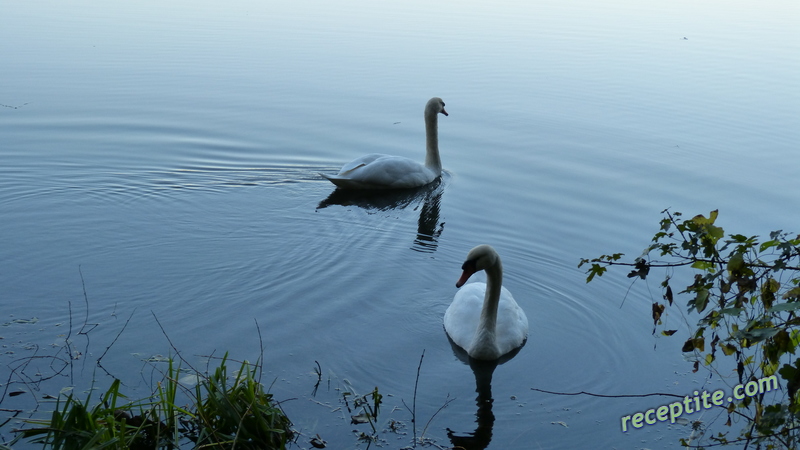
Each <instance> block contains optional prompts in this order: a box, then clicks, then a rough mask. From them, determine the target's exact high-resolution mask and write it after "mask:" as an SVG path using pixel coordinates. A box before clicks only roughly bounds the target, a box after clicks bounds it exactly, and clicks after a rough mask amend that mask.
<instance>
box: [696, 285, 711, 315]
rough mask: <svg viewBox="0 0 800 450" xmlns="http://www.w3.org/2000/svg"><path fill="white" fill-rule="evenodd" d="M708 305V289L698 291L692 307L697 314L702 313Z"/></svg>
mask: <svg viewBox="0 0 800 450" xmlns="http://www.w3.org/2000/svg"><path fill="white" fill-rule="evenodd" d="M706 305H708V289H700V290H698V291H697V297H696V298H695V300H694V307H695V309H697V312H703V310H704V309H706Z"/></svg>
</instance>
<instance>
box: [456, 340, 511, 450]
mask: <svg viewBox="0 0 800 450" xmlns="http://www.w3.org/2000/svg"><path fill="white" fill-rule="evenodd" d="M445 334H446V333H445ZM447 340H448V341H450V346H451V347H452V349H453V354H455V355H456V357H457V358H458V359H459V360H461V361H462V362H463V363H465V364H468V365H469V367H470V369H472V373H473V374H474V375H475V392H477V393H478V396H477V397H476V398H475V404H476V405H477V406H478V411H477V412H476V413H475V422H476V423H477V424H478V425H477V426H476V427H475V431H472V432H469V433H463V434H461V435H456V432H455V431H453V430H451V429H450V428H448V429H447V438H448V439H450V442H451V443H452V444H453V447H454V448H463V449H465V450H482V449H485V448H486V447H488V446H489V443H490V442H492V430H493V429H494V413H493V412H492V404H493V403H494V399H493V398H492V375H493V374H494V369H496V368H497V366H499V365H501V364H504V363H506V362H508V361H509V360H511V359H512V358H514V357H515V356H516V355H517V353H519V351H520V349H522V347H524V346H525V343H523V344H522V345H521V346H520V347H519V348H517V349H514V350H513V351H511V352H509V353H506V354H505V355H503V356H502V357H500V359H497V360H494V361H481V360H477V359H474V358H471V357H470V356H469V355H468V354H467V352H466V351H465V350H464V349H463V348H461V347H459V346H458V345H456V343H455V342H453V340H452V339H450V336H447ZM526 342H527V341H526Z"/></svg>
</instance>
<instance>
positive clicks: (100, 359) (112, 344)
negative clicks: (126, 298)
mask: <svg viewBox="0 0 800 450" xmlns="http://www.w3.org/2000/svg"><path fill="white" fill-rule="evenodd" d="M135 312H136V309H134V310H133V311H131V315H130V316H128V320H126V321H125V324H124V325H123V326H122V329H121V330H119V333H117V335H116V336H115V337H114V340H113V341H111V343H110V344H108V347H106V349H105V350H103V353H102V354H101V355H100V356H99V357H98V358H97V363H96V364H97V367H99V368H101V369H103V371H104V372H105V373H106V375H108V376H111V377H113V375H111V374H110V373H108V370H106V368H105V367H103V364H101V361H102V360H103V357H104V356H106V353H108V351H109V350H111V347H113V346H114V343H116V342H117V339H119V337H120V336H122V332H123V331H125V328H127V327H128V323H130V321H131V319H132V318H133V313H135Z"/></svg>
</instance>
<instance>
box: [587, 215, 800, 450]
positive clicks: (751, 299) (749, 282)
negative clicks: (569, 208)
mask: <svg viewBox="0 0 800 450" xmlns="http://www.w3.org/2000/svg"><path fill="white" fill-rule="evenodd" d="M662 214H663V215H664V217H663V218H662V219H661V221H660V229H659V231H658V232H657V233H656V234H655V235H654V236H653V238H652V240H651V243H650V245H648V246H647V247H646V248H645V250H644V252H643V253H642V255H641V256H639V257H637V258H635V259H634V260H633V261H628V260H624V259H623V257H624V254H622V253H613V254H610V255H601V256H599V257H597V258H592V259H581V261H580V263H579V265H578V267H583V266H585V265H588V269H587V270H586V273H587V278H586V281H587V283H588V282H591V281H593V280H594V279H595V278H596V277H601V276H602V275H603V274H604V273H606V272H607V271H608V268H609V267H612V266H624V267H629V268H631V271H630V272H629V273H628V277H629V278H634V279H642V280H644V279H647V277H648V276H649V275H650V271H651V269H674V268H679V267H685V268H691V269H692V270H693V272H694V273H693V276H692V277H691V278H690V280H691V281H690V282H688V283H686V285H685V287H683V289H682V290H680V291H679V292H678V295H683V296H686V297H688V301H687V303H686V310H687V312H688V313H697V314H698V315H699V319H698V322H697V325H696V329H694V330H693V331H692V332H691V333H690V335H689V336H688V337H687V339H686V341H685V343H684V344H683V347H682V351H683V352H684V353H686V354H689V356H690V357H692V358H690V359H692V360H693V363H694V370H695V371H697V370H698V368H699V366H700V364H703V365H704V366H706V367H708V368H709V369H712V368H713V365H714V363H715V361H717V358H719V357H730V358H732V359H733V361H735V366H736V373H737V375H738V381H739V384H742V383H746V382H748V381H750V380H756V379H758V378H762V377H769V376H772V375H775V374H778V375H780V376H781V377H782V378H783V379H784V380H785V381H786V388H787V389H786V391H785V393H784V395H785V397H784V398H783V399H781V401H779V402H778V403H775V404H771V405H767V404H765V402H766V400H765V398H764V396H763V395H762V396H756V397H747V398H745V399H743V400H742V401H741V402H739V403H736V404H732V405H731V407H729V408H728V414H729V419H728V425H730V422H731V421H730V414H731V413H732V412H733V411H734V410H736V409H738V410H739V412H740V414H742V415H743V416H744V417H746V418H747V420H748V421H749V422H748V423H749V425H748V426H747V427H745V428H744V431H742V433H743V436H742V439H745V440H746V441H747V442H750V441H757V442H762V441H763V442H771V443H775V444H779V445H781V446H784V445H789V446H796V445H797V444H799V443H800V431H798V423H800V402H798V391H800V358H797V359H795V360H794V361H792V359H794V358H792V357H790V356H789V355H794V354H795V353H796V351H797V349H798V345H800V330H798V328H797V326H798V325H800V316H798V312H797V311H798V310H800V235H793V234H789V233H785V232H783V231H781V230H778V231H773V232H771V233H770V234H769V239H761V238H759V237H758V236H745V235H742V234H728V235H727V236H726V234H725V231H724V230H723V228H722V227H720V226H718V225H717V224H716V221H717V218H718V211H716V210H715V211H711V213H710V214H709V216H708V217H705V216H703V215H697V216H694V217H692V218H691V219H686V220H684V219H682V215H681V213H680V212H670V211H669V210H664V211H662ZM672 277H673V271H672V270H669V271H667V274H666V276H665V278H664V281H663V282H662V283H661V287H662V288H663V298H664V300H666V302H665V303H659V302H653V305H652V312H653V314H652V318H653V323H654V325H655V326H656V327H657V326H659V325H663V323H662V321H661V317H662V315H663V313H664V312H665V310H666V308H667V305H668V306H670V307H672V306H673V302H674V300H675V294H674V293H673V289H672V286H673V282H672ZM676 332H677V330H662V332H661V334H663V335H665V336H672V335H674V334H675V333H676ZM745 410H747V411H749V414H743V413H744V412H745ZM713 439H720V440H721V441H720V442H727V441H725V439H724V438H712V440H713ZM731 442H733V441H731ZM737 442H740V441H737Z"/></svg>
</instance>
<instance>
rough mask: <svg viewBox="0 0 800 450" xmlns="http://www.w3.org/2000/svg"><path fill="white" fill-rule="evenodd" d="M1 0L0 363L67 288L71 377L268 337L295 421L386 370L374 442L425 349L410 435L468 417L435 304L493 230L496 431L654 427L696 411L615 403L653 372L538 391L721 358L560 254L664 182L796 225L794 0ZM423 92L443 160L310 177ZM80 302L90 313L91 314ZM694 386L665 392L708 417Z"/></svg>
mask: <svg viewBox="0 0 800 450" xmlns="http://www.w3.org/2000/svg"><path fill="white" fill-rule="evenodd" d="M0 11H1V12H0V55H3V61H4V62H3V64H2V68H0V79H2V83H0V104H2V105H3V106H2V107H0V142H2V144H1V146H0V158H2V164H0V180H2V181H1V182H0V211H2V217H3V219H2V221H0V236H2V239H3V242H4V243H3V245H2V247H1V248H2V249H1V250H0V255H2V258H0V321H2V322H5V323H9V324H8V325H7V326H6V327H3V328H2V329H0V336H2V337H3V339H2V340H0V344H2V345H3V346H4V350H5V352H6V353H5V354H4V355H3V356H2V358H3V359H4V361H3V362H4V366H6V365H7V367H8V368H9V369H10V368H12V367H17V365H18V364H19V361H20V360H21V359H24V358H25V357H27V356H30V355H32V354H34V351H38V352H39V353H37V354H42V353H46V352H49V351H55V350H54V349H58V348H60V347H51V344H54V345H56V346H58V345H63V339H64V338H65V335H66V334H67V331H68V329H70V313H69V312H70V309H71V311H72V315H71V316H72V317H71V320H72V329H73V330H74V331H73V332H72V333H71V334H70V339H73V340H74V341H75V342H76V344H78V346H79V347H80V348H81V349H84V350H85V352H87V353H89V354H87V355H83V356H82V358H81V359H79V360H78V361H81V364H78V365H76V372H78V375H76V377H75V380H76V381H75V384H76V389H79V390H82V389H86V387H87V386H88V384H86V381H85V380H88V379H91V377H92V368H91V366H92V364H93V362H92V361H93V360H92V359H91V358H92V357H94V358H97V357H99V356H100V355H101V354H103V352H104V350H105V349H106V347H108V346H111V350H110V351H109V352H108V353H106V354H105V355H103V367H104V368H105V369H106V370H108V371H109V372H110V373H111V375H113V376H115V377H118V378H121V379H123V381H124V382H125V385H126V389H130V390H131V391H132V392H140V393H143V394H146V393H147V392H149V389H150V387H149V384H148V381H149V377H150V373H151V372H152V370H151V369H149V368H148V367H149V366H148V365H147V364H145V363H143V362H142V360H143V359H145V358H149V357H152V356H154V355H169V354H174V353H175V351H176V350H178V351H180V352H181V354H182V355H183V356H184V357H185V358H186V359H187V360H189V361H190V362H192V363H193V364H196V365H197V366H198V367H204V366H203V365H204V364H205V362H204V361H206V359H207V358H206V356H208V355H216V356H221V355H222V354H223V353H224V352H226V351H227V352H230V354H231V355H232V357H234V358H236V359H250V360H254V359H256V358H257V357H258V356H259V355H260V354H261V353H262V352H263V355H264V360H265V366H266V367H265V368H266V373H265V377H267V379H270V380H273V379H274V380H275V382H274V384H273V385H272V388H271V390H272V392H273V393H274V394H275V395H276V398H278V399H286V400H287V401H286V402H285V403H284V404H283V406H284V408H285V409H286V411H287V413H288V414H289V416H290V418H291V419H292V420H293V421H294V423H295V427H296V428H297V429H298V430H299V431H300V432H301V433H303V437H301V438H300V440H299V441H298V447H300V448H306V447H308V439H309V438H310V437H311V436H313V435H315V434H317V433H319V434H320V435H321V436H322V437H323V438H324V439H326V440H327V441H328V442H329V445H330V446H331V448H355V447H360V448H365V447H366V444H365V443H359V442H358V441H357V439H356V435H355V434H354V433H353V432H352V429H359V430H360V431H367V430H366V429H365V428H364V427H365V426H363V425H360V426H351V425H350V424H349V417H348V414H347V413H346V411H345V410H342V409H339V408H340V407H343V405H342V404H341V389H345V388H348V386H349V388H351V389H353V390H355V391H357V392H359V393H362V394H363V393H366V392H369V391H371V390H372V389H373V388H374V387H375V386H378V387H379V390H380V392H381V393H383V394H384V395H385V397H384V402H385V404H384V409H383V412H382V414H384V415H383V417H382V418H381V422H382V423H381V424H382V425H383V426H384V427H388V424H389V420H390V419H393V420H396V421H400V422H401V423H402V425H400V426H401V427H404V428H401V430H400V431H399V432H396V433H393V432H387V433H383V434H382V438H383V439H385V440H386V441H387V442H388V445H389V446H390V447H392V448H393V447H402V446H406V445H411V443H412V437H411V434H412V433H413V429H412V426H411V421H410V416H411V415H410V413H409V412H408V411H407V410H406V408H405V407H404V406H403V402H405V403H406V404H408V405H409V406H410V405H411V404H412V399H413V396H414V387H415V379H416V374H417V369H418V366H419V369H420V376H419V380H418V386H417V397H416V413H417V430H416V431H417V434H418V435H420V434H421V432H422V428H423V427H424V426H425V424H426V422H427V421H428V419H430V418H431V416H433V415H434V414H436V412H437V410H439V408H440V407H441V406H442V405H443V404H445V402H447V401H448V399H451V400H452V401H451V402H450V403H449V404H448V406H447V407H446V408H444V409H442V410H441V411H439V412H438V414H436V416H435V418H434V419H433V420H432V421H431V422H430V424H429V425H428V426H427V428H426V430H425V436H426V437H428V438H431V439H434V440H435V441H436V442H437V443H438V444H440V445H443V446H447V445H450V440H449V439H448V435H447V429H448V428H449V429H452V430H454V431H455V432H456V434H459V435H463V434H465V433H468V432H472V431H475V429H476V428H477V427H478V424H476V423H475V421H476V417H478V416H480V418H481V421H482V422H483V424H484V426H483V427H482V428H481V429H482V431H481V432H479V433H478V435H479V437H481V438H482V439H483V443H482V444H480V445H479V447H483V446H484V444H486V440H487V439H486V437H487V435H486V433H485V432H486V428H487V427H486V423H487V419H486V418H487V417H488V416H487V413H486V411H485V410H483V411H481V412H480V414H479V408H478V406H477V405H476V401H475V400H476V397H477V395H478V394H477V393H476V392H475V391H476V377H475V374H474V373H473V371H472V370H471V369H470V367H468V366H466V365H464V364H463V363H462V362H461V361H460V360H459V359H458V358H457V357H456V355H455V354H454V352H453V350H452V349H451V347H450V344H449V343H448V340H447V338H446V335H445V333H444V331H443V329H442V326H441V319H442V315H443V313H444V310H445V309H446V307H447V305H448V304H449V302H450V301H451V299H452V297H453V295H454V294H455V292H456V289H455V287H454V284H455V281H456V279H457V278H458V276H459V274H460V270H459V269H460V266H461V263H462V262H463V259H464V257H465V256H466V253H467V251H468V250H469V249H470V248H472V247H473V246H474V245H477V244H480V243H490V244H492V245H493V246H494V247H495V248H496V249H497V250H498V252H499V253H500V255H501V257H502V258H503V262H504V266H505V270H506V273H505V279H504V283H505V286H506V287H508V288H509V289H510V290H511V291H512V292H513V293H514V296H515V298H516V299H517V301H518V302H519V303H520V305H521V306H522V307H523V308H524V309H525V311H526V312H527V314H528V317H529V319H530V322H531V323H530V325H531V332H530V336H529V340H528V342H527V344H526V345H525V347H524V348H522V350H521V351H520V352H519V353H518V354H517V355H516V356H515V357H514V358H513V359H511V360H510V361H508V362H506V363H504V364H502V365H500V366H498V367H497V368H496V369H495V370H494V373H493V377H492V383H491V395H492V397H493V398H494V402H493V404H492V409H491V414H492V415H493V416H494V421H493V422H492V421H489V422H488V423H490V424H491V427H490V431H491V432H490V434H489V438H490V444H489V448H498V449H500V448H503V449H505V448H585V447H586V446H587V442H591V443H592V445H591V447H596V448H611V447H615V446H616V447H625V448H630V447H646V448H672V447H674V445H675V443H676V441H677V439H678V438H680V437H688V436H689V435H690V434H691V429H690V427H689V426H686V425H678V424H676V425H668V424H663V423H659V424H656V425H653V426H647V427H645V428H644V429H641V430H633V431H630V432H628V433H624V434H623V433H622V432H621V431H620V423H619V419H620V417H622V416H624V415H627V414H631V413H634V412H636V411H640V410H644V409H647V408H651V407H656V406H659V405H661V404H666V403H669V402H670V401H671V399H670V398H659V397H649V398H623V399H603V398H597V397H589V396H558V395H552V394H545V393H542V392H539V391H534V390H532V389H531V388H536V389H544V390H550V391H559V392H579V391H587V392H593V393H599V394H611V395H614V394H641V393H649V392H670V393H675V394H678V395H689V394H691V392H692V391H693V390H696V389H699V388H706V386H713V385H715V384H714V383H718V381H714V380H715V379H714V380H712V381H711V382H709V383H710V384H705V383H706V377H707V374H706V373H703V371H700V372H698V373H697V374H692V373H691V366H690V365H689V364H688V363H686V362H684V361H683V360H682V359H681V357H680V352H679V348H680V346H681V344H682V342H678V340H675V341H672V340H669V339H657V338H653V337H652V336H651V334H650V333H651V331H652V327H651V326H650V325H649V323H648V322H649V320H650V319H649V317H650V303H651V302H652V301H653V300H657V299H660V293H659V290H658V285H657V282H656V281H657V280H655V279H654V281H651V282H650V284H649V285H646V284H644V283H638V284H635V285H634V286H633V288H631V290H630V292H628V294H627V297H626V292H627V290H628V288H629V280H628V279H626V278H625V277H624V274H623V273H622V272H620V274H617V275H613V274H612V275H611V276H608V277H604V279H602V280H601V281H599V282H594V283H592V284H589V285H587V284H585V283H584V274H583V273H582V271H581V270H579V269H577V267H576V266H577V263H578V261H579V260H580V258H582V257H594V256H598V255H599V254H602V253H610V252H618V251H622V252H625V253H626V254H628V255H631V256H635V255H638V254H639V252H640V251H641V249H642V248H644V246H646V245H647V243H648V242H649V239H650V237H651V236H652V234H653V233H654V232H655V231H656V228H657V223H658V220H659V219H660V217H661V216H660V214H659V212H660V211H661V210H663V209H664V208H667V207H671V208H672V209H673V210H677V211H682V212H684V213H686V214H699V213H708V211H710V210H712V209H719V210H720V222H721V224H722V225H723V226H724V227H725V228H726V230H729V231H735V232H739V233H743V234H761V235H765V234H767V233H768V232H769V231H772V230H776V229H785V230H795V231H797V230H798V227H797V223H798V221H799V220H798V219H800V208H798V207H797V199H796V191H795V190H794V187H795V186H794V179H795V178H796V177H795V175H796V173H797V170H798V163H797V158H796V157H795V156H794V154H795V153H796V144H795V143H796V142H797V141H798V138H800V136H799V134H800V132H798V129H800V128H798V127H797V117H798V112H800V111H798V109H800V108H798V105H800V77H797V74H798V69H799V68H800V67H798V62H797V58H796V57H795V55H797V54H798V50H800V48H799V47H800V39H798V34H797V33H796V31H795V30H794V24H796V23H797V19H798V10H797V8H796V7H795V6H793V5H792V4H791V3H789V2H783V3H781V2H771V3H770V4H768V5H765V4H763V3H759V4H757V3H755V2H747V1H741V2H736V3H734V4H731V3H729V2H727V3H725V2H706V3H704V4H703V5H697V4H695V3H691V2H678V3H676V2H659V3H655V4H648V5H638V4H630V3H626V2H615V1H608V2H603V3H602V4H599V3H596V2H580V1H572V2H566V3H565V2H558V3H557V4H556V3H553V4H538V5H522V4H517V3H513V2H509V3H495V4H492V5H491V7H489V6H481V5H463V4H460V3H454V2H445V3H439V4H436V5H429V4H424V5H423V4H421V3H404V4H402V5H401V4H397V5H393V6H378V5H375V4H372V3H368V2H340V3H331V2H324V3H323V2H306V3H303V4H279V3H277V2H274V3H273V2H268V3H255V2H254V3H247V2H244V1H242V2H236V3H233V4H226V5H225V6H224V7H222V6H217V5H212V4H199V5H198V4H196V3H188V2H171V3H170V4H169V5H163V4H160V3H139V4H136V5H132V4H130V5H129V4H122V3H112V4H107V5H97V4H93V3H91V2H81V3H78V4H70V5H65V4H61V3H57V2H37V3H36V4H13V5H10V4H7V5H4V6H3V7H2V8H1V9H0ZM434 95H435V96H440V97H442V98H443V99H444V100H445V102H446V103H447V110H448V112H449V113H450V116H449V117H440V147H441V153H442V161H443V165H444V167H445V169H446V171H447V173H446V174H445V176H444V177H443V180H442V182H441V184H439V185H437V186H434V187H432V188H429V189H423V190H420V191H417V192H413V193H410V194H409V195H406V196H400V197H392V198H385V197H377V198H376V197H370V196H367V197H363V196H356V197H353V196H341V195H339V194H336V195H331V194H332V193H333V187H332V185H331V184H330V183H328V182H327V181H326V180H324V179H322V178H321V177H320V176H319V175H318V173H319V172H325V173H335V172H336V171H338V168H339V167H340V166H341V165H342V164H343V163H344V162H346V161H349V160H350V159H352V158H354V157H357V156H359V155H361V154H365V153H371V152H375V151H380V152H383V153H390V154H397V155H403V156H407V157H410V158H414V159H419V160H420V161H422V160H423V158H424V131H423V123H422V108H423V106H424V104H425V102H426V101H427V100H428V98H430V97H431V96H434ZM82 279H83V282H84V283H85V288H86V298H84V293H83V285H82ZM623 298H624V299H625V300H624V303H623ZM87 305H88V313H87V310H86V306H87ZM33 317H36V318H37V319H38V321H37V322H36V323H33V324H31V323H10V322H12V321H13V320H15V319H30V318H33ZM156 319H157V320H156ZM128 320H129V323H128V324H127V326H125V323H126V321H128ZM668 320H669V321H671V322H670V323H671V324H672V325H673V326H674V327H676V328H679V329H681V330H685V329H686V325H685V324H684V323H683V321H682V319H680V316H679V315H677V314H673V315H671V316H670V317H669V318H668ZM84 321H86V322H88V323H92V324H94V323H96V324H99V325H98V326H97V327H96V328H94V329H92V330H91V331H90V332H89V334H88V336H89V339H88V342H87V340H86V337H85V336H84V335H78V334H77V329H78V328H79V324H81V323H83V322H84ZM159 324H160V326H159ZM123 327H124V331H122V333H121V334H119V333H120V331H121V330H123ZM162 327H163V330H164V331H162ZM259 332H260V336H261V338H260V339H259ZM118 334H119V337H118V338H117V335H118ZM115 338H117V339H116V340H115ZM112 342H113V345H112ZM33 345H38V346H39V347H38V348H39V349H38V350H34V348H33ZM423 352H424V358H423V360H422V364H421V366H420V357H421V355H422V354H423ZM86 361H90V362H89V363H87V362H86ZM317 363H319V367H320V368H321V371H322V383H321V385H320V387H319V388H318V389H317V391H316V394H315V395H312V391H313V388H314V384H315V382H316V381H317V375H315V374H314V368H315V367H317V365H316V364H317ZM44 369H45V368H43V369H42V370H44ZM8 376H9V375H7V374H5V373H3V372H0V383H6V381H5V380H7V379H8ZM97 378H98V379H99V380H101V382H107V381H108V380H109V378H108V377H107V376H106V375H105V374H101V375H100V376H98V377H97ZM69 383H70V379H62V378H58V379H56V380H55V381H54V382H52V383H51V384H49V385H48V384H44V385H43V386H42V387H41V390H39V391H36V390H35V389H33V386H24V385H20V384H13V385H11V387H12V388H15V389H16V388H23V389H25V390H26V391H28V392H29V394H27V395H20V396H18V397H13V399H9V398H8V397H6V398H5V399H4V404H3V407H6V405H8V407H9V408H11V407H16V405H17V404H20V405H25V404H26V403H25V401H26V400H25V399H26V398H27V401H29V402H30V401H31V400H30V399H31V397H33V396H37V398H41V396H42V395H43V394H51V395H57V393H58V389H60V388H61V387H63V386H65V385H67V384H69ZM0 387H2V388H4V389H5V386H0ZM289 399H292V400H289ZM43 409H46V407H43ZM715 414H716V413H713V414H712V413H711V412H707V413H706V414H704V415H703V417H699V416H687V417H688V418H689V419H690V420H695V419H698V418H699V419H702V420H704V421H706V422H709V423H711V425H710V426H712V427H716V429H719V430H722V431H724V430H725V427H722V426H721V424H722V422H724V421H725V420H726V418H725V417H722V418H718V417H717V416H716V415H715ZM715 418H716V422H713V420H714V419H715ZM2 436H3V437H4V438H5V439H8V437H9V436H10V433H9V432H8V428H5V429H4V430H2ZM478 440H481V439H478Z"/></svg>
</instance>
